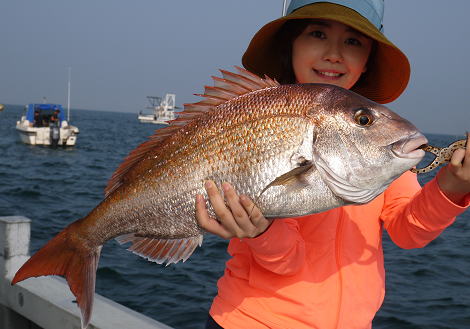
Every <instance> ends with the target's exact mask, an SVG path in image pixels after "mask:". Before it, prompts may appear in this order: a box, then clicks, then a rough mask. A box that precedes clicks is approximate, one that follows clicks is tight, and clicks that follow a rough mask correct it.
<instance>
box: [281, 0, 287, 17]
mask: <svg viewBox="0 0 470 329" xmlns="http://www.w3.org/2000/svg"><path fill="white" fill-rule="evenodd" d="M286 4H287V0H284V2H283V4H282V16H286Z"/></svg>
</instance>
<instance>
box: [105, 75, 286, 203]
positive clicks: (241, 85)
mask: <svg viewBox="0 0 470 329" xmlns="http://www.w3.org/2000/svg"><path fill="white" fill-rule="evenodd" d="M235 69H236V70H237V73H233V72H229V71H225V70H220V72H221V73H222V78H219V77H212V79H213V80H214V86H205V90H204V94H202V95H200V94H199V95H198V96H202V97H204V99H203V100H201V101H199V102H197V103H193V104H184V110H183V111H182V112H179V113H177V116H178V118H177V119H176V120H172V121H170V124H169V126H168V127H165V128H162V129H158V130H156V131H155V133H154V134H153V135H152V136H150V137H149V140H148V141H146V142H144V143H142V144H141V145H139V146H138V147H137V148H135V149H134V150H133V151H131V152H130V153H129V155H128V156H127V157H126V158H125V159H124V161H123V162H122V163H121V165H120V166H119V167H118V168H117V169H116V171H115V172H114V173H113V175H112V176H111V178H110V180H109V182H108V185H107V186H106V188H105V190H104V191H105V197H107V196H108V195H110V194H111V193H112V192H113V191H115V190H116V189H117V188H119V186H121V185H122V184H123V183H124V182H125V180H126V177H127V176H128V175H130V174H129V172H130V171H131V170H132V168H134V167H135V166H136V165H137V164H138V163H139V162H140V161H141V160H143V159H144V158H145V157H146V156H147V155H149V154H150V152H152V151H154V150H155V149H158V148H159V147H160V146H161V145H162V144H163V143H164V141H165V140H166V139H167V138H169V137H170V136H172V135H173V134H174V133H175V132H176V131H179V130H180V129H181V128H182V127H183V126H185V125H187V124H188V123H190V122H192V121H194V120H197V119H198V118H199V117H201V116H203V115H205V114H207V113H209V112H211V111H212V110H213V109H214V108H215V107H216V106H218V105H220V104H223V103H225V102H227V101H229V100H231V99H233V98H236V97H238V96H240V95H244V94H247V93H250V92H252V91H255V90H260V89H264V88H269V87H277V86H279V83H278V82H277V81H275V80H272V79H271V78H268V77H267V76H265V78H264V79H262V78H260V77H258V76H257V75H255V74H253V73H251V72H249V71H247V70H245V69H243V68H241V67H238V66H235Z"/></svg>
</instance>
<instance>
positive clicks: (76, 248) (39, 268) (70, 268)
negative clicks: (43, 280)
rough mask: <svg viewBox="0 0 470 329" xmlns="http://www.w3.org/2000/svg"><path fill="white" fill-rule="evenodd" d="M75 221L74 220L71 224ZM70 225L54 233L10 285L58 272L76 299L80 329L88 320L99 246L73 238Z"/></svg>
mask: <svg viewBox="0 0 470 329" xmlns="http://www.w3.org/2000/svg"><path fill="white" fill-rule="evenodd" d="M74 224H75V223H74ZM72 225H73V224H71V225H70V226H68V227H67V228H65V229H64V230H63V231H62V232H60V233H59V234H58V235H56V236H55V237H54V238H53V239H52V240H51V241H49V242H48V243H47V244H46V245H45V246H44V247H42V248H41V249H40V250H39V251H38V252H36V253H35V254H34V255H33V256H32V257H31V258H30V259H29V260H28V261H27V262H26V263H24V265H23V266H22V267H21V268H20V269H19V270H18V272H17V273H16V274H15V277H14V278H13V280H12V282H11V284H16V283H18V282H20V281H23V280H25V279H28V278H30V277H37V276H42V275H61V276H64V277H65V279H66V280H67V283H68V285H69V287H70V290H71V291H72V293H73V294H74V295H75V297H76V298H77V303H78V306H79V307H80V311H81V313H82V328H86V327H87V326H88V324H89V323H90V318H91V311H92V308H93V297H94V293H95V281H96V269H97V267H98V261H99V258H100V252H101V246H98V247H96V248H90V247H89V246H85V245H84V244H83V243H81V241H83V240H80V239H76V238H75V239H74V238H73V237H72V234H73V233H72V232H73V229H72Z"/></svg>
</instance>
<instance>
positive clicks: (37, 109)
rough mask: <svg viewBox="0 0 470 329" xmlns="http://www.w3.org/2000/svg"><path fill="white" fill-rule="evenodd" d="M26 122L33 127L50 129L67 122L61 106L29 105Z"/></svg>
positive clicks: (26, 108) (26, 107) (26, 109)
mask: <svg viewBox="0 0 470 329" xmlns="http://www.w3.org/2000/svg"><path fill="white" fill-rule="evenodd" d="M25 111H26V120H28V121H29V122H30V123H32V126H33V127H49V126H50V125H51V124H58V126H59V127H60V125H61V123H62V121H64V120H65V115H64V109H63V108H62V105H60V104H28V105H27V106H25Z"/></svg>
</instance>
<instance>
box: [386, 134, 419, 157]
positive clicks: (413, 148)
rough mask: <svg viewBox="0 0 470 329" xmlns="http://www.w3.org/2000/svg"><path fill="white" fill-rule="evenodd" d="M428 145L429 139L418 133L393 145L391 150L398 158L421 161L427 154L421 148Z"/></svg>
mask: <svg viewBox="0 0 470 329" xmlns="http://www.w3.org/2000/svg"><path fill="white" fill-rule="evenodd" d="M427 143H428V140H427V138H426V137H424V135H423V134H421V133H419V132H418V133H415V134H413V135H411V136H407V137H405V138H402V139H400V140H398V141H396V142H395V143H392V144H391V150H392V152H393V154H394V155H395V156H396V157H398V158H402V159H410V160H414V159H416V160H421V159H422V158H423V157H424V155H425V152H424V151H423V150H422V149H421V148H420V147H421V146H423V145H425V144H427Z"/></svg>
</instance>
